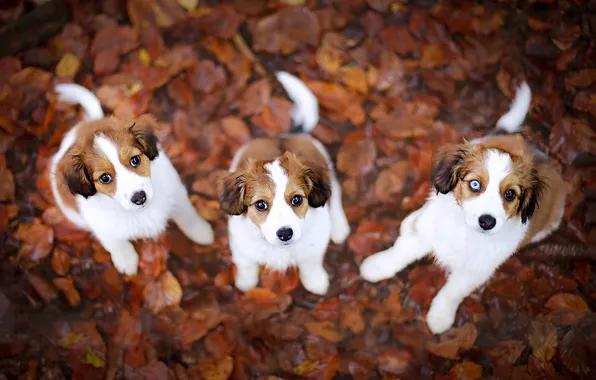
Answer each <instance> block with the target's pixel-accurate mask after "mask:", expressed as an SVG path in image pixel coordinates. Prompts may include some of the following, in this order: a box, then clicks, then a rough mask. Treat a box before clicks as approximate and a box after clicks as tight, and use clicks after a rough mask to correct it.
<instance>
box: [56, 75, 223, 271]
mask: <svg viewBox="0 0 596 380" xmlns="http://www.w3.org/2000/svg"><path fill="white" fill-rule="evenodd" d="M56 91H57V92H58V94H59V95H60V99H61V100H63V101H66V102H69V103H80V104H81V105H82V106H83V108H84V109H85V111H86V114H87V121H85V122H82V123H80V124H78V125H77V126H75V127H74V128H73V129H71V130H70V131H69V132H68V133H67V134H66V135H65V136H64V139H63V140H62V143H61V145H60V149H59V150H58V152H57V153H56V155H55V156H54V157H53V158H52V162H51V165H52V167H51V171H50V181H51V185H52V190H53V193H54V198H55V199H56V203H57V204H58V206H59V208H60V209H61V210H62V212H63V213H64V215H65V216H66V217H67V218H68V219H69V220H70V221H72V222H73V223H74V224H76V225H77V226H78V227H80V228H82V229H85V230H89V231H91V232H93V234H94V235H95V237H96V238H97V239H98V240H99V241H100V242H101V244H102V245H103V246H104V247H105V248H106V249H107V250H108V252H110V255H111V257H112V261H113V263H114V266H115V267H116V269H118V271H119V272H121V273H125V274H136V272H137V264H138V261H139V258H138V255H137V253H136V251H135V249H134V247H133V245H132V244H131V243H130V241H129V240H132V239H143V238H157V237H158V236H159V235H160V234H161V233H162V232H164V231H165V229H166V226H167V222H168V220H169V219H170V218H172V219H173V220H174V222H176V224H177V225H178V226H179V227H180V229H181V230H182V231H183V232H184V233H185V234H186V235H187V236H188V237H189V238H190V239H191V240H193V241H195V242H196V243H199V244H210V243H212V242H213V231H212V229H211V226H210V225H209V224H208V223H207V222H206V221H205V220H203V219H202V218H201V217H200V216H199V215H197V213H196V211H195V209H194V207H193V205H192V204H191V203H190V201H189V199H188V194H187V191H186V188H185V187H184V185H183V184H182V182H181V181H180V177H179V176H178V173H177V172H176V169H175V168H174V166H173V165H172V163H171V162H170V160H169V159H168V157H167V156H166V155H165V153H164V152H163V151H162V150H161V148H160V147H159V145H158V142H157V138H156V136H155V134H154V130H155V129H156V126H157V124H156V121H155V119H154V118H153V117H152V116H149V115H143V116H140V117H139V118H137V119H135V120H132V121H122V120H118V119H116V118H115V117H108V118H104V114H103V111H102V109H101V106H100V104H99V101H98V100H97V98H96V97H95V96H94V95H93V94H92V93H91V92H89V91H88V90H87V89H85V88H84V87H81V86H78V85H75V84H62V85H58V86H57V87H56Z"/></svg>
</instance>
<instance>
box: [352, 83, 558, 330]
mask: <svg viewBox="0 0 596 380" xmlns="http://www.w3.org/2000/svg"><path fill="white" fill-rule="evenodd" d="M530 99H531V92H530V89H529V87H528V85H527V84H525V83H524V84H523V85H522V86H521V88H520V89H519V90H518V92H517V94H516V98H515V100H514V102H513V105H512V107H511V110H510V111H509V112H507V113H506V114H505V115H503V117H502V118H501V119H500V120H499V122H498V123H497V127H498V128H500V129H502V130H504V132H508V133H513V132H516V131H518V130H519V127H520V125H521V123H522V122H523V120H524V118H525V116H526V114H527V112H528V109H529V106H530ZM432 181H433V185H434V191H432V192H431V194H430V196H429V199H428V201H427V202H426V204H425V205H424V206H422V208H420V209H419V210H417V211H415V212H413V213H412V214H410V215H409V216H408V217H407V218H406V219H404V221H403V222H402V225H401V227H400V236H399V237H398V238H397V240H396V241H395V244H394V245H393V247H391V248H389V249H387V250H385V251H382V252H379V253H376V254H374V255H372V256H370V257H368V258H367V259H366V260H364V262H363V263H362V266H361V267H360V274H361V275H362V277H363V278H364V279H365V280H367V281H372V282H376V281H380V280H383V279H386V278H390V277H392V276H394V275H395V274H396V273H397V272H399V271H401V270H402V269H404V268H405V267H406V266H408V265H409V264H410V263H412V262H413V261H415V260H418V259H420V258H422V257H424V256H426V255H427V254H432V255H433V256H434V258H435V259H436V261H437V263H438V264H440V265H442V266H444V267H446V268H447V270H448V272H449V278H448V280H447V283H446V284H445V286H444V287H443V288H442V289H441V290H440V291H439V293H438V294H437V296H436V297H435V298H434V299H433V302H432V304H431V307H430V310H429V312H428V315H427V318H426V321H427V323H428V326H429V328H430V330H431V331H432V332H434V333H441V332H443V331H445V330H447V329H448V328H449V327H451V325H452V324H453V322H454V320H455V313H456V311H457V309H458V307H459V304H460V303H461V302H462V301H463V299H464V298H465V297H467V296H468V295H469V294H470V293H471V292H472V291H474V290H475V289H476V288H478V287H480V286H481V285H482V284H484V283H485V282H486V281H487V280H488V279H489V278H490V277H491V276H492V275H493V273H494V272H495V270H496V269H497V268H498V267H499V266H500V265H501V264H502V263H503V262H504V261H505V260H507V259H508V258H509V257H510V256H511V255H513V254H514V253H515V252H516V251H517V250H518V249H519V248H521V247H523V246H525V245H526V244H528V243H532V242H536V241H538V240H541V239H543V238H545V237H546V236H547V235H549V234H550V233H551V232H552V231H554V230H555V229H556V228H557V227H558V226H559V224H560V222H561V219H562V216H563V212H564V206H565V195H566V186H565V183H564V181H563V178H562V177H561V174H560V172H559V171H558V169H557V166H556V164H555V163H554V162H553V161H551V160H549V159H548V158H547V157H546V156H545V155H544V154H543V153H541V152H538V151H536V150H535V149H534V148H532V147H531V146H530V145H528V143H527V142H526V141H525V140H524V139H523V138H522V137H521V136H520V135H511V134H508V135H507V134H506V135H500V136H489V137H484V138H482V139H478V140H475V141H472V142H469V143H463V144H460V145H456V146H447V147H444V148H442V149H440V151H439V152H438V154H437V156H436V163H435V167H434V170H433V173H432Z"/></svg>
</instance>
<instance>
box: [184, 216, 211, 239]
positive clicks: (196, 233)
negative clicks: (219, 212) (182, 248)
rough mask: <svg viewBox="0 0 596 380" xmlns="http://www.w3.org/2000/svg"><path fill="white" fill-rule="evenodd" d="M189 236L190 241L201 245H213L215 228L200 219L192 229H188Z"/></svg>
mask: <svg viewBox="0 0 596 380" xmlns="http://www.w3.org/2000/svg"><path fill="white" fill-rule="evenodd" d="M187 235H188V238H189V239H190V240H192V241H194V242H195V243H197V244H199V245H211V244H213V240H214V236H213V228H212V227H211V225H210V224H209V223H208V222H207V221H205V220H203V219H198V220H197V221H196V222H195V223H193V225H192V227H190V228H188V232H187Z"/></svg>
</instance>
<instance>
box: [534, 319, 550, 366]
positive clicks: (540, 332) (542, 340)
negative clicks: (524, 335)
mask: <svg viewBox="0 0 596 380" xmlns="http://www.w3.org/2000/svg"><path fill="white" fill-rule="evenodd" d="M528 342H529V343H530V346H531V347H532V353H533V354H534V356H536V358H537V359H538V360H540V361H542V362H547V361H549V360H550V359H552V357H553V356H554V355H555V352H556V351H557V328H556V327H555V326H554V325H553V324H552V323H550V322H546V321H541V320H535V321H532V323H530V328H529V335H528Z"/></svg>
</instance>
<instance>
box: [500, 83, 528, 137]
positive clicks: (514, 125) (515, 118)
mask: <svg viewBox="0 0 596 380" xmlns="http://www.w3.org/2000/svg"><path fill="white" fill-rule="evenodd" d="M531 100H532V91H531V90H530V86H528V84H527V83H526V82H523V83H522V84H521V86H520V87H519V89H518V90H517V92H516V93H515V99H513V102H512V103H511V108H510V109H509V111H508V112H507V113H506V114H504V115H503V116H501V118H500V119H499V121H497V128H501V129H504V130H505V131H507V132H508V133H515V132H517V131H519V127H520V126H521V124H522V123H523V122H524V119H525V118H526V115H527V114H528V110H529V109H530V102H531Z"/></svg>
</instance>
